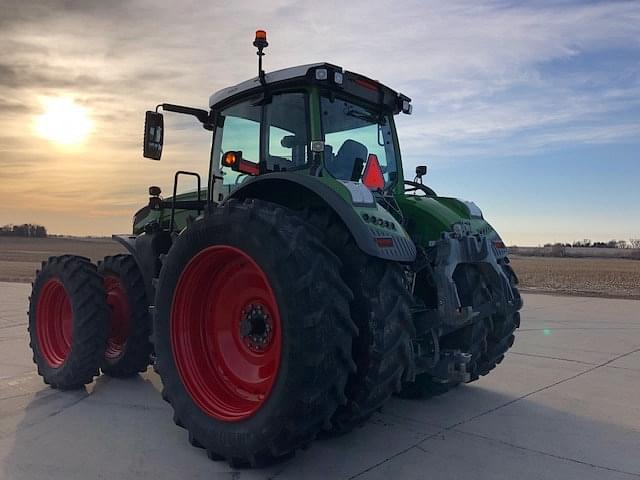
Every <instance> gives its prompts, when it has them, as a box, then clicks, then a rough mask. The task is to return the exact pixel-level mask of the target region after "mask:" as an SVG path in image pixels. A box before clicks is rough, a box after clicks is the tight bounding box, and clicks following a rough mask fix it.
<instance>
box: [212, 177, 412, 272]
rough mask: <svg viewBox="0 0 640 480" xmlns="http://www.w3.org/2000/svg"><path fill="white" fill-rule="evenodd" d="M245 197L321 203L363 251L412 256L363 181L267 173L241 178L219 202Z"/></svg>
mask: <svg viewBox="0 0 640 480" xmlns="http://www.w3.org/2000/svg"><path fill="white" fill-rule="evenodd" d="M245 198H259V199H262V200H266V201H269V202H273V203H278V204H280V205H283V206H286V207H289V208H292V209H299V208H303V207H305V206H307V205H314V206H317V205H325V206H327V207H328V208H330V209H331V210H332V211H333V212H335V214H336V215H337V216H338V217H339V218H340V219H341V220H342V222H343V223H344V225H345V227H346V228H347V229H348V230H349V232H350V233H351V235H352V237H353V239H354V240H355V242H356V244H357V245H358V247H359V248H360V249H361V250H362V251H363V252H364V253H366V254H367V255H371V256H373V257H378V258H382V259H385V260H393V261H397V262H405V263H410V262H413V261H414V260H415V258H416V247H415V245H414V243H413V241H412V240H411V238H410V237H409V235H408V234H407V232H405V230H404V228H403V227H402V225H400V223H399V222H398V221H397V220H395V219H394V218H393V216H392V215H391V214H390V213H389V212H387V211H386V210H385V209H384V208H382V207H381V206H380V205H378V204H377V203H376V202H375V201H374V200H373V196H372V195H371V193H370V192H369V191H368V190H367V189H366V187H364V186H363V185H360V184H356V183H353V182H340V181H337V180H335V179H333V178H327V177H322V178H319V177H312V176H310V175H304V174H299V173H270V174H265V175H260V176H257V177H253V178H251V179H249V180H247V181H245V182H244V183H243V184H242V185H240V186H239V187H238V188H237V189H235V190H234V191H232V192H231V194H230V195H229V196H228V197H227V198H226V199H225V200H224V202H223V203H226V202H228V201H229V200H230V199H237V200H243V199H245ZM372 219H375V221H376V223H374V221H373V220H372ZM381 238H384V239H389V238H391V239H392V240H393V241H392V242H391V243H392V245H391V246H381V245H380V244H381V243H383V242H382V241H380V240H379V239H381ZM379 242H380V243H379Z"/></svg>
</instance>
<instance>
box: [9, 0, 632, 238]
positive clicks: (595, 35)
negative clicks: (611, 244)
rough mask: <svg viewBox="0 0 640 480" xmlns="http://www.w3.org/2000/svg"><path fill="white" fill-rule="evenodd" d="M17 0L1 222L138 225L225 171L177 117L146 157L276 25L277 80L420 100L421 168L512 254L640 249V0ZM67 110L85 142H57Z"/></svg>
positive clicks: (272, 55) (101, 229)
mask: <svg viewBox="0 0 640 480" xmlns="http://www.w3.org/2000/svg"><path fill="white" fill-rule="evenodd" d="M0 2H1V10H2V13H1V15H0V225H3V224H8V223H25V222H31V223H39V224H43V225H45V226H46V227H47V228H48V230H49V231H50V232H52V233H59V234H72V235H109V234H111V233H126V232H129V231H130V230H131V217H132V215H133V213H134V212H135V211H136V210H137V209H138V208H139V207H141V206H142V205H144V204H145V203H146V202H147V187H148V186H149V185H159V186H161V187H162V188H163V191H164V192H166V193H168V192H169V191H170V189H171V186H172V182H173V172H174V171H175V170H179V169H181V170H195V171H198V172H200V173H201V174H203V175H206V170H207V162H208V155H209V147H210V140H211V139H210V137H209V135H208V132H206V131H205V130H203V129H202V128H201V127H200V126H199V125H198V124H197V122H196V121H195V120H191V119H189V117H180V116H177V115H171V114H168V115H165V127H166V134H165V149H164V152H163V159H162V161H160V162H154V161H150V160H146V159H144V158H143V157H142V146H141V145H142V133H143V131H142V130H143V123H144V112H145V110H147V109H151V108H153V107H155V105H157V104H158V103H163V102H168V103H178V104H184V105H191V106H194V107H200V108H206V107H207V100H208V97H209V95H210V94H211V93H213V92H214V91H216V90H218V89H220V88H223V87H226V86H229V85H232V84H235V83H238V82H241V81H243V80H246V79H247V78H250V77H253V76H254V75H255V71H256V56H255V49H254V47H253V46H252V44H251V43H252V41H253V34H254V31H255V30H256V29H258V28H263V29H265V30H267V32H268V39H269V44H270V45H269V47H268V49H267V50H266V52H267V56H266V57H265V68H266V70H267V71H269V70H275V69H278V68H285V67H288V66H292V65H297V64H304V63H311V62H315V61H328V62H331V63H334V64H337V65H341V66H342V67H344V68H346V69H348V70H351V71H355V72H359V73H362V74H364V75H367V76H369V77H371V78H375V79H377V80H380V81H381V82H383V83H385V84H387V85H389V86H391V87H392V88H394V89H396V90H399V91H401V92H403V93H404V94H406V95H408V96H409V97H411V98H412V100H413V108H414V114H413V115H411V116H406V115H401V116H400V117H398V119H397V125H398V130H399V137H400V142H401V150H402V156H403V162H404V164H405V172H406V175H407V176H408V177H410V176H411V175H410V174H411V172H412V171H413V170H414V168H415V166H416V165H422V164H426V165H427V166H428V169H429V171H428V174H427V177H425V183H428V184H429V185H430V186H431V187H432V188H433V189H434V190H435V191H436V192H438V194H440V195H444V196H453V197H460V198H464V199H468V200H473V201H474V202H475V203H476V204H478V205H479V206H480V207H481V208H482V210H483V212H484V216H485V218H487V219H488V220H489V222H491V223H492V225H493V226H494V227H495V228H496V229H497V230H498V232H500V234H501V235H502V237H503V238H504V239H505V241H506V242H507V243H509V244H516V245H538V244H543V243H547V242H557V241H562V242H572V241H574V240H582V239H586V238H588V239H592V240H594V241H595V240H599V241H606V240H610V239H629V238H638V237H640V157H639V155H638V152H639V147H640V2H570V1H553V2H545V1H538V2H524V1H513V2H509V1H490V2H484V1H468V2H464V1H463V2H457V1H451V2H430V1H410V2H401V1H395V2H386V1H381V0H368V1H366V2H361V1H350V2H344V1H339V2H338V1H323V2H318V1H313V2H307V1H292V0H275V1H269V2H261V4H260V6H259V7H258V6H256V5H257V4H256V3H255V2H245V1H237V0H236V1H233V2H231V1H226V0H225V1H217V2H196V1H181V2H173V1H166V0H154V1H151V0H133V1H124V0H113V1H108V2H107V1H103V0H100V1H97V0H85V1H70V0H49V1H47V2H31V1H27V0H0ZM60 99H62V100H60ZM60 101H62V102H67V103H71V104H72V105H76V106H77V108H81V109H83V111H84V112H86V114H87V115H88V117H89V119H90V121H91V125H84V127H85V129H86V130H87V131H86V132H85V133H87V135H86V138H84V140H82V141H80V142H75V143H74V142H73V141H72V142H71V143H68V144H60V143H59V142H56V141H51V140H49V139H47V138H44V137H43V136H42V129H41V128H40V123H39V122H42V115H43V114H44V113H45V112H46V111H47V108H50V106H51V105H52V102H53V104H55V102H60ZM61 123H64V122H58V125H55V127H56V128H58V130H60V134H59V135H63V136H64V134H65V132H66V133H69V132H71V131H72V130H70V127H68V125H67V124H63V125H61Z"/></svg>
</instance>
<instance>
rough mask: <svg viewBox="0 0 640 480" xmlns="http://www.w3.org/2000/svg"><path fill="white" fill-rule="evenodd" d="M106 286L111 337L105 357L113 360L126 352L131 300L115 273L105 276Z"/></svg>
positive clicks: (108, 340) (108, 339)
mask: <svg viewBox="0 0 640 480" xmlns="http://www.w3.org/2000/svg"><path fill="white" fill-rule="evenodd" d="M104 287H105V290H106V291H107V303H108V304H109V308H110V310H111V316H110V319H109V337H108V338H107V348H106V350H105V352H104V356H105V358H107V359H109V360H113V359H115V358H118V357H119V356H120V355H122V353H123V352H124V347H125V345H126V343H127V339H128V338H129V332H130V320H129V318H130V317H129V300H128V298H127V292H126V291H125V289H124V287H123V286H122V283H121V282H120V279H119V278H118V277H116V276H114V275H106V276H105V277H104Z"/></svg>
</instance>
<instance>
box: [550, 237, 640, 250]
mask: <svg viewBox="0 0 640 480" xmlns="http://www.w3.org/2000/svg"><path fill="white" fill-rule="evenodd" d="M544 246H545V247H587V248H588V247H592V248H640V238H630V239H629V240H609V241H608V242H592V241H591V240H590V239H588V238H585V239H584V240H576V241H575V242H573V243H553V244H552V243H545V245H544Z"/></svg>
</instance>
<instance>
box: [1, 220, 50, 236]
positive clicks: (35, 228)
mask: <svg viewBox="0 0 640 480" xmlns="http://www.w3.org/2000/svg"><path fill="white" fill-rule="evenodd" d="M0 236H2V237H33V238H45V237H46V236H47V229H46V228H45V227H44V226H43V225H34V224H32V223H23V224H22V225H4V226H2V227H0Z"/></svg>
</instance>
